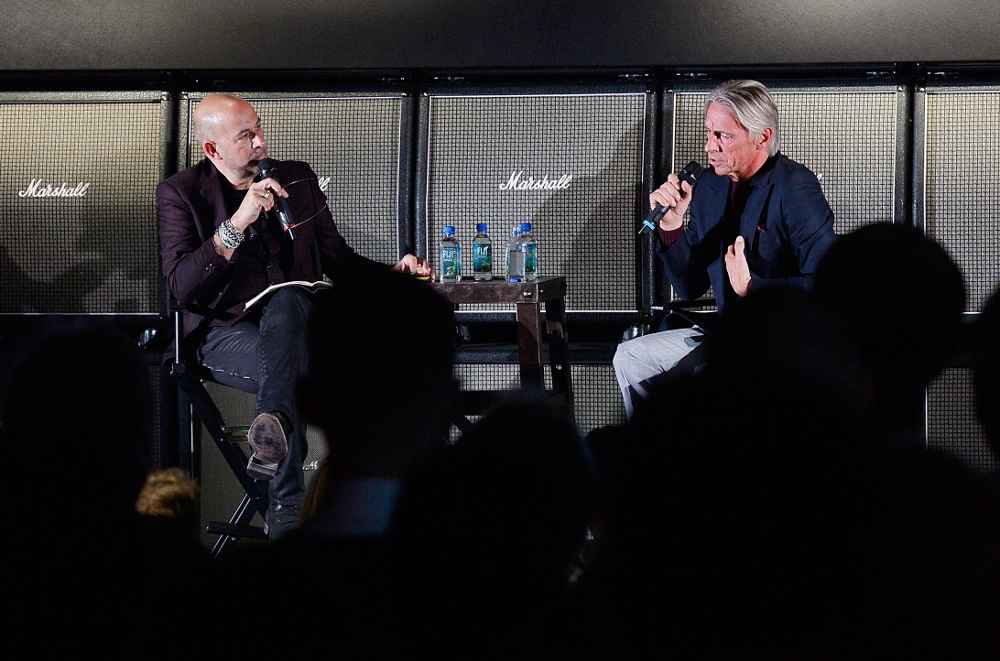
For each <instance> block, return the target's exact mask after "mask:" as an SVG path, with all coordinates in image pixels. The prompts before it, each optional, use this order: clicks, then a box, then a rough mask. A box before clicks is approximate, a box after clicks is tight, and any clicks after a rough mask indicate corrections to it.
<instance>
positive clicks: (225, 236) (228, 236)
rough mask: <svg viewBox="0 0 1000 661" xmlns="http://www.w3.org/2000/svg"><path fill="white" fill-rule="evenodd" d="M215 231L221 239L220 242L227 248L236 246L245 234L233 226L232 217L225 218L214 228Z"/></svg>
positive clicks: (241, 241)
mask: <svg viewBox="0 0 1000 661" xmlns="http://www.w3.org/2000/svg"><path fill="white" fill-rule="evenodd" d="M215 233H216V234H218V235H219V238H220V239H222V244H223V245H224V246H226V247H227V248H238V247H239V245H240V244H241V243H243V239H245V238H246V236H245V235H244V234H243V232H241V231H239V230H238V229H236V228H235V227H233V221H232V219H229V218H227V219H226V220H224V221H223V222H222V224H221V225H219V227H218V228H216V230H215Z"/></svg>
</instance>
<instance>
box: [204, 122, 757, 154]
mask: <svg viewBox="0 0 1000 661" xmlns="http://www.w3.org/2000/svg"><path fill="white" fill-rule="evenodd" d="M773 137H774V129H772V128H771V127H770V126H768V127H767V128H766V129H764V130H763V131H762V132H761V134H760V138H758V139H757V148H758V149H767V148H768V147H769V146H770V145H771V138H773ZM213 146H214V145H213Z"/></svg>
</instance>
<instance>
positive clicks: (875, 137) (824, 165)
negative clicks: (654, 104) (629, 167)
mask: <svg viewBox="0 0 1000 661" xmlns="http://www.w3.org/2000/svg"><path fill="white" fill-rule="evenodd" d="M765 84H767V85H768V88H769V89H770V90H771V92H772V94H773V96H774V101H775V103H776V104H777V106H778V112H779V123H780V136H781V137H780V149H781V152H782V153H783V154H785V155H786V156H788V157H789V158H791V159H792V160H794V161H798V162H799V163H802V164H803V165H805V166H807V167H808V168H809V169H811V170H812V171H813V172H814V173H815V174H816V176H817V177H819V180H820V185H821V186H822V188H823V192H824V193H825V194H826V198H827V200H828V201H829V202H830V207H831V208H832V209H833V215H834V230H835V231H836V232H837V233H838V234H844V233H846V232H849V231H851V230H853V229H857V228H858V227H862V226H865V225H870V224H874V223H878V222H905V220H906V218H907V206H906V195H905V186H906V183H905V182H906V175H907V169H908V165H909V163H908V147H907V135H906V131H905V126H906V121H907V117H908V113H909V104H908V102H907V96H906V93H905V90H904V89H903V88H900V87H897V86H873V85H869V84H860V83H854V84H851V83H845V84H843V85H841V86H837V87H811V86H806V85H800V86H794V85H792V84H789V83H782V84H770V83H767V82H766V81H765ZM710 89H711V88H710V87H709V86H705V85H694V84H692V85H691V86H690V87H683V86H678V87H677V88H676V89H675V90H674V93H673V95H670V97H669V98H668V95H665V97H664V98H665V101H666V104H665V105H666V107H667V108H668V109H669V108H671V107H672V108H673V115H672V116H668V117H666V118H665V121H666V123H665V125H666V126H668V127H669V126H672V127H673V143H672V149H671V150H669V151H668V152H667V155H668V158H667V159H666V162H665V167H666V168H668V169H669V170H670V171H671V172H677V171H678V170H680V168H681V167H683V166H684V164H686V163H687V162H688V161H691V160H695V161H698V162H699V163H701V164H702V165H705V164H706V163H707V160H706V158H705V151H704V147H705V122H704V118H705V100H706V99H707V98H708V92H709V91H710ZM671 101H672V105H671ZM668 115H669V113H668ZM668 144H669V143H668ZM664 178H665V175H664ZM658 183H660V182H658Z"/></svg>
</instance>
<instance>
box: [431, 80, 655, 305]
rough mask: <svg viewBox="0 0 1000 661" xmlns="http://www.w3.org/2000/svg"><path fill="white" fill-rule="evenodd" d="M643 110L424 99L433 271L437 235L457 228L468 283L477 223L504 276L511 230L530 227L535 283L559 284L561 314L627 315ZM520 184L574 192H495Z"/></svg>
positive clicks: (635, 98)
mask: <svg viewBox="0 0 1000 661" xmlns="http://www.w3.org/2000/svg"><path fill="white" fill-rule="evenodd" d="M646 102H647V99H646V95H645V94H592V95H587V94H574V95H551V96H482V97H433V98H432V99H431V105H430V122H429V132H430V134H429V136H428V142H427V144H428V149H429V153H428V154H427V156H426V158H427V167H428V172H429V174H428V181H427V219H428V220H427V238H428V244H429V245H428V251H427V254H428V255H430V256H431V261H432V263H433V264H434V266H435V268H439V264H438V261H439V259H438V254H437V253H438V247H437V246H438V241H439V240H440V237H441V236H442V235H443V234H444V226H445V225H455V227H456V230H457V235H458V238H459V240H460V241H461V243H462V247H463V251H462V253H463V254H462V261H463V264H462V271H463V274H465V275H468V276H471V275H472V239H473V236H474V234H475V231H476V223H477V222H486V223H488V224H489V230H490V237H491V238H492V239H493V251H494V258H493V260H494V261H493V265H494V266H493V268H494V275H495V276H502V275H503V272H504V263H505V253H504V245H505V241H506V238H507V236H508V233H509V230H510V228H511V227H512V226H514V225H520V223H521V222H530V223H531V224H532V234H533V235H534V236H535V238H536V239H538V242H539V246H538V262H539V273H540V275H565V276H566V279H567V295H566V309H567V310H569V311H584V310H586V311H630V310H636V309H637V301H638V293H637V282H636V272H635V271H636V265H635V254H636V248H635V229H634V225H635V222H634V219H635V214H636V208H637V203H638V195H639V193H640V190H641V184H642V155H643V134H644V130H645V123H646V122H645V113H646ZM518 173H520V175H521V181H524V180H527V179H528V178H529V177H531V178H533V179H535V180H539V179H542V178H543V177H548V179H549V180H550V181H556V180H559V179H560V178H561V177H563V176H564V175H571V176H572V180H570V182H569V185H568V187H566V188H565V189H564V190H501V186H502V185H505V184H507V183H508V181H509V180H510V179H511V177H512V176H514V175H516V174H518ZM462 309H463V310H482V309H497V308H496V307H495V306H463V308H462Z"/></svg>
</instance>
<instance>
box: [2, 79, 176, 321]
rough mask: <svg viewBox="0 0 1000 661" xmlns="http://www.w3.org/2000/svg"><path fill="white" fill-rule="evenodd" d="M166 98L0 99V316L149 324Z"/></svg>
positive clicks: (153, 308) (35, 95) (38, 95)
mask: <svg viewBox="0 0 1000 661" xmlns="http://www.w3.org/2000/svg"><path fill="white" fill-rule="evenodd" d="M168 115H169V102H168V97H167V95H166V94H165V93H161V92H84V93H76V92H74V93H69V92H67V93H44V92H32V93H2V94H0V151H2V152H3V161H4V165H3V168H2V169H0V282H2V283H3V285H2V286H3V296H2V297H0V314H108V315H146V314H150V315H155V314H156V313H157V312H158V283H159V271H160V269H159V255H158V249H157V233H156V199H155V189H156V185H157V183H159V181H160V180H161V179H162V178H163V175H164V172H165V169H166V167H165V159H166V156H165V154H166V145H165V135H166V133H167V126H168Z"/></svg>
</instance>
